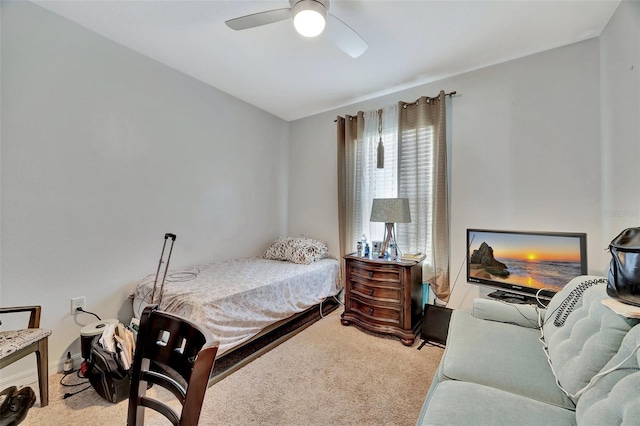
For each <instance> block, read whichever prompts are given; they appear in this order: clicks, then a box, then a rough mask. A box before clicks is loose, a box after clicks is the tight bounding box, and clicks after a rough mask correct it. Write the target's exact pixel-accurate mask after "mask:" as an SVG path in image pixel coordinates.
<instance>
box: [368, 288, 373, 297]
mask: <svg viewBox="0 0 640 426" xmlns="http://www.w3.org/2000/svg"><path fill="white" fill-rule="evenodd" d="M369 296H373V289H372V288H370V289H369Z"/></svg>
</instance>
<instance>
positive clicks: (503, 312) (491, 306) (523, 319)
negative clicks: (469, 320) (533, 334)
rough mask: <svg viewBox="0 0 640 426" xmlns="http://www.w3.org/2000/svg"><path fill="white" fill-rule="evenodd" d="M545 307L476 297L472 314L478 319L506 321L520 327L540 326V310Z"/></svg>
mask: <svg viewBox="0 0 640 426" xmlns="http://www.w3.org/2000/svg"><path fill="white" fill-rule="evenodd" d="M539 311H542V316H543V317H544V309H541V308H538V307H536V306H534V305H521V304H516V303H507V302H501V301H498V300H491V299H482V298H476V299H474V300H473V311H472V315H473V316H474V317H475V318H478V319H484V320H488V321H498V322H505V323H509V324H515V325H518V326H520V327H527V328H538V312H539Z"/></svg>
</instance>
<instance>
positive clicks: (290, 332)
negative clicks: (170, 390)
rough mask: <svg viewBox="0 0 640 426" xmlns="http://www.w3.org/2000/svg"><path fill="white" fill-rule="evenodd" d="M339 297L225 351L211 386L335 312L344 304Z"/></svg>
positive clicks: (216, 362) (217, 364) (214, 371)
mask: <svg viewBox="0 0 640 426" xmlns="http://www.w3.org/2000/svg"><path fill="white" fill-rule="evenodd" d="M337 297H338V296H337V295H336V296H335V297H329V298H327V299H326V300H325V301H323V302H321V303H319V304H317V305H315V306H312V307H310V308H308V309H306V310H304V311H302V312H299V313H297V314H295V315H293V316H291V317H289V318H286V319H284V320H281V321H278V322H277V323H275V324H272V325H271V326H269V327H267V328H265V329H264V330H262V331H261V332H260V333H258V334H257V335H256V336H254V337H253V338H252V339H251V340H249V341H247V342H245V343H243V344H242V345H240V346H238V347H236V348H234V349H231V350H230V351H228V352H226V353H224V354H223V355H222V356H220V357H219V358H217V359H216V361H215V364H214V365H213V371H212V372H211V378H210V379H209V386H212V385H213V384H215V383H217V382H219V381H220V380H222V379H224V378H225V377H227V376H228V375H230V374H231V373H233V372H235V371H238V370H239V369H240V368H242V367H244V366H245V365H247V364H249V363H250V362H251V361H253V360H254V359H256V358H258V357H260V356H261V355H263V354H265V353H267V352H269V351H270V350H271V349H273V348H275V347H276V346H278V345H279V344H281V343H283V342H285V341H287V340H288V339H290V338H291V337H293V336H295V335H296V334H298V333H299V332H301V331H302V330H304V329H305V328H307V327H309V326H310V325H311V324H313V323H314V322H316V321H318V320H320V319H321V318H322V317H324V316H325V315H327V314H329V313H331V312H333V311H334V310H335V309H337V308H338V307H339V306H340V303H339V302H338V299H337Z"/></svg>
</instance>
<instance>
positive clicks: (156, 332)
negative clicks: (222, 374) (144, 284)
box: [127, 306, 218, 426]
mask: <svg viewBox="0 0 640 426" xmlns="http://www.w3.org/2000/svg"><path fill="white" fill-rule="evenodd" d="M217 352H218V343H216V342H214V341H213V337H212V335H211V333H210V332H209V331H208V330H206V329H204V328H202V327H200V326H198V325H197V324H194V323H192V322H190V321H188V320H186V319H184V318H181V317H179V316H177V315H173V314H169V313H167V312H162V311H159V310H158V309H157V306H147V307H146V308H145V309H144V311H143V312H142V315H141V317H140V329H139V331H138V338H137V342H136V351H135V355H134V358H133V367H132V377H131V393H130V395H129V412H128V416H127V425H129V426H134V425H136V426H140V425H143V424H144V409H145V407H147V408H151V409H153V410H155V411H158V412H159V413H161V414H162V415H164V416H165V417H166V418H168V419H169V420H170V421H171V423H172V424H174V425H180V426H186V425H189V426H195V425H197V424H198V419H199V418H200V410H201V409H202V402H203V400H204V394H205V392H206V390H207V385H208V382H209V376H210V375H211V370H212V369H213V363H214V360H215V357H216V353H217ZM149 383H153V384H154V385H158V386H161V387H163V388H165V389H168V390H169V391H171V393H173V395H175V396H176V397H177V398H178V400H179V401H180V403H181V404H182V412H181V414H180V415H178V414H177V413H176V411H174V410H173V409H172V408H171V407H169V406H168V405H167V404H165V403H163V402H162V401H159V400H158V399H156V398H153V397H151V396H149V395H147V388H148V384H149Z"/></svg>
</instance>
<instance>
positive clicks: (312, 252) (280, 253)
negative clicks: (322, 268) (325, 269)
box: [264, 237, 327, 265]
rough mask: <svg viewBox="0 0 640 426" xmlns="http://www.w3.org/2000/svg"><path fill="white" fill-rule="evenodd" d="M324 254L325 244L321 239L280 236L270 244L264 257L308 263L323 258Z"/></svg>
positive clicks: (325, 252)
mask: <svg viewBox="0 0 640 426" xmlns="http://www.w3.org/2000/svg"><path fill="white" fill-rule="evenodd" d="M326 254H327V245H326V244H325V243H323V242H322V241H318V240H314V239H313V238H307V237H280V238H278V239H277V240H276V241H274V242H273V244H271V246H270V247H269V248H268V249H267V252H266V253H265V254H264V257H265V259H271V260H286V261H288V262H293V263H301V264H305V265H308V264H310V263H313V262H315V261H316V260H320V259H323V258H324V257H325V256H326Z"/></svg>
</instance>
